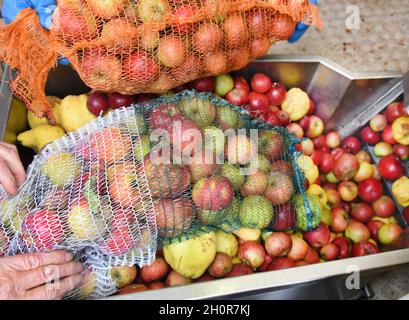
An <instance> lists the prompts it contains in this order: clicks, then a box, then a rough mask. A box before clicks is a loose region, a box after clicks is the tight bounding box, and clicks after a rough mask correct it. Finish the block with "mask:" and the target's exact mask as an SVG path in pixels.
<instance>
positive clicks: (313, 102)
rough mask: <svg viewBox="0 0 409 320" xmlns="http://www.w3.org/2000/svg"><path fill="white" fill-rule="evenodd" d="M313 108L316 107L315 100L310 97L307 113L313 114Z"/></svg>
mask: <svg viewBox="0 0 409 320" xmlns="http://www.w3.org/2000/svg"><path fill="white" fill-rule="evenodd" d="M315 108H316V105H315V101H314V100H312V99H311V98H310V109H309V110H308V113H307V115H308V116H310V115H312V114H314V113H315Z"/></svg>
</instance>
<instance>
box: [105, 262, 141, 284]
mask: <svg viewBox="0 0 409 320" xmlns="http://www.w3.org/2000/svg"><path fill="white" fill-rule="evenodd" d="M137 274H138V272H137V270H136V267H135V266H131V267H128V266H124V267H112V268H111V269H110V270H109V275H110V277H111V279H112V280H113V281H114V282H115V284H116V286H117V288H118V289H120V288H123V287H126V286H127V285H130V284H131V283H132V282H134V280H135V279H136V276H137Z"/></svg>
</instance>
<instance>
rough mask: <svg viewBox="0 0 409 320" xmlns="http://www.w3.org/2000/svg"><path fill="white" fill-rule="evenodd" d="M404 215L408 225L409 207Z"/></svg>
mask: <svg viewBox="0 0 409 320" xmlns="http://www.w3.org/2000/svg"><path fill="white" fill-rule="evenodd" d="M403 215H404V217H405V221H406V223H407V224H409V207H407V208H406V209H405V210H404V212H403Z"/></svg>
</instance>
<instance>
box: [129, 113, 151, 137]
mask: <svg viewBox="0 0 409 320" xmlns="http://www.w3.org/2000/svg"><path fill="white" fill-rule="evenodd" d="M134 123H136V127H137V128H138V133H139V135H140V136H141V135H144V134H146V133H147V132H148V126H147V125H146V122H145V116H144V115H143V114H142V113H140V112H135V120H134ZM130 129H131V132H132V126H131V128H130Z"/></svg>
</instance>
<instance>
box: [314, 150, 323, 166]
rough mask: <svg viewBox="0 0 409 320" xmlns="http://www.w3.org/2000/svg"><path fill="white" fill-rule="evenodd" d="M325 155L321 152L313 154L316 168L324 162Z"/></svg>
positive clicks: (317, 151) (315, 151)
mask: <svg viewBox="0 0 409 320" xmlns="http://www.w3.org/2000/svg"><path fill="white" fill-rule="evenodd" d="M322 157H323V153H322V152H321V151H320V150H314V151H313V153H312V154H311V159H312V161H313V162H314V164H315V165H316V166H318V165H319V164H320V163H321V161H322Z"/></svg>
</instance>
